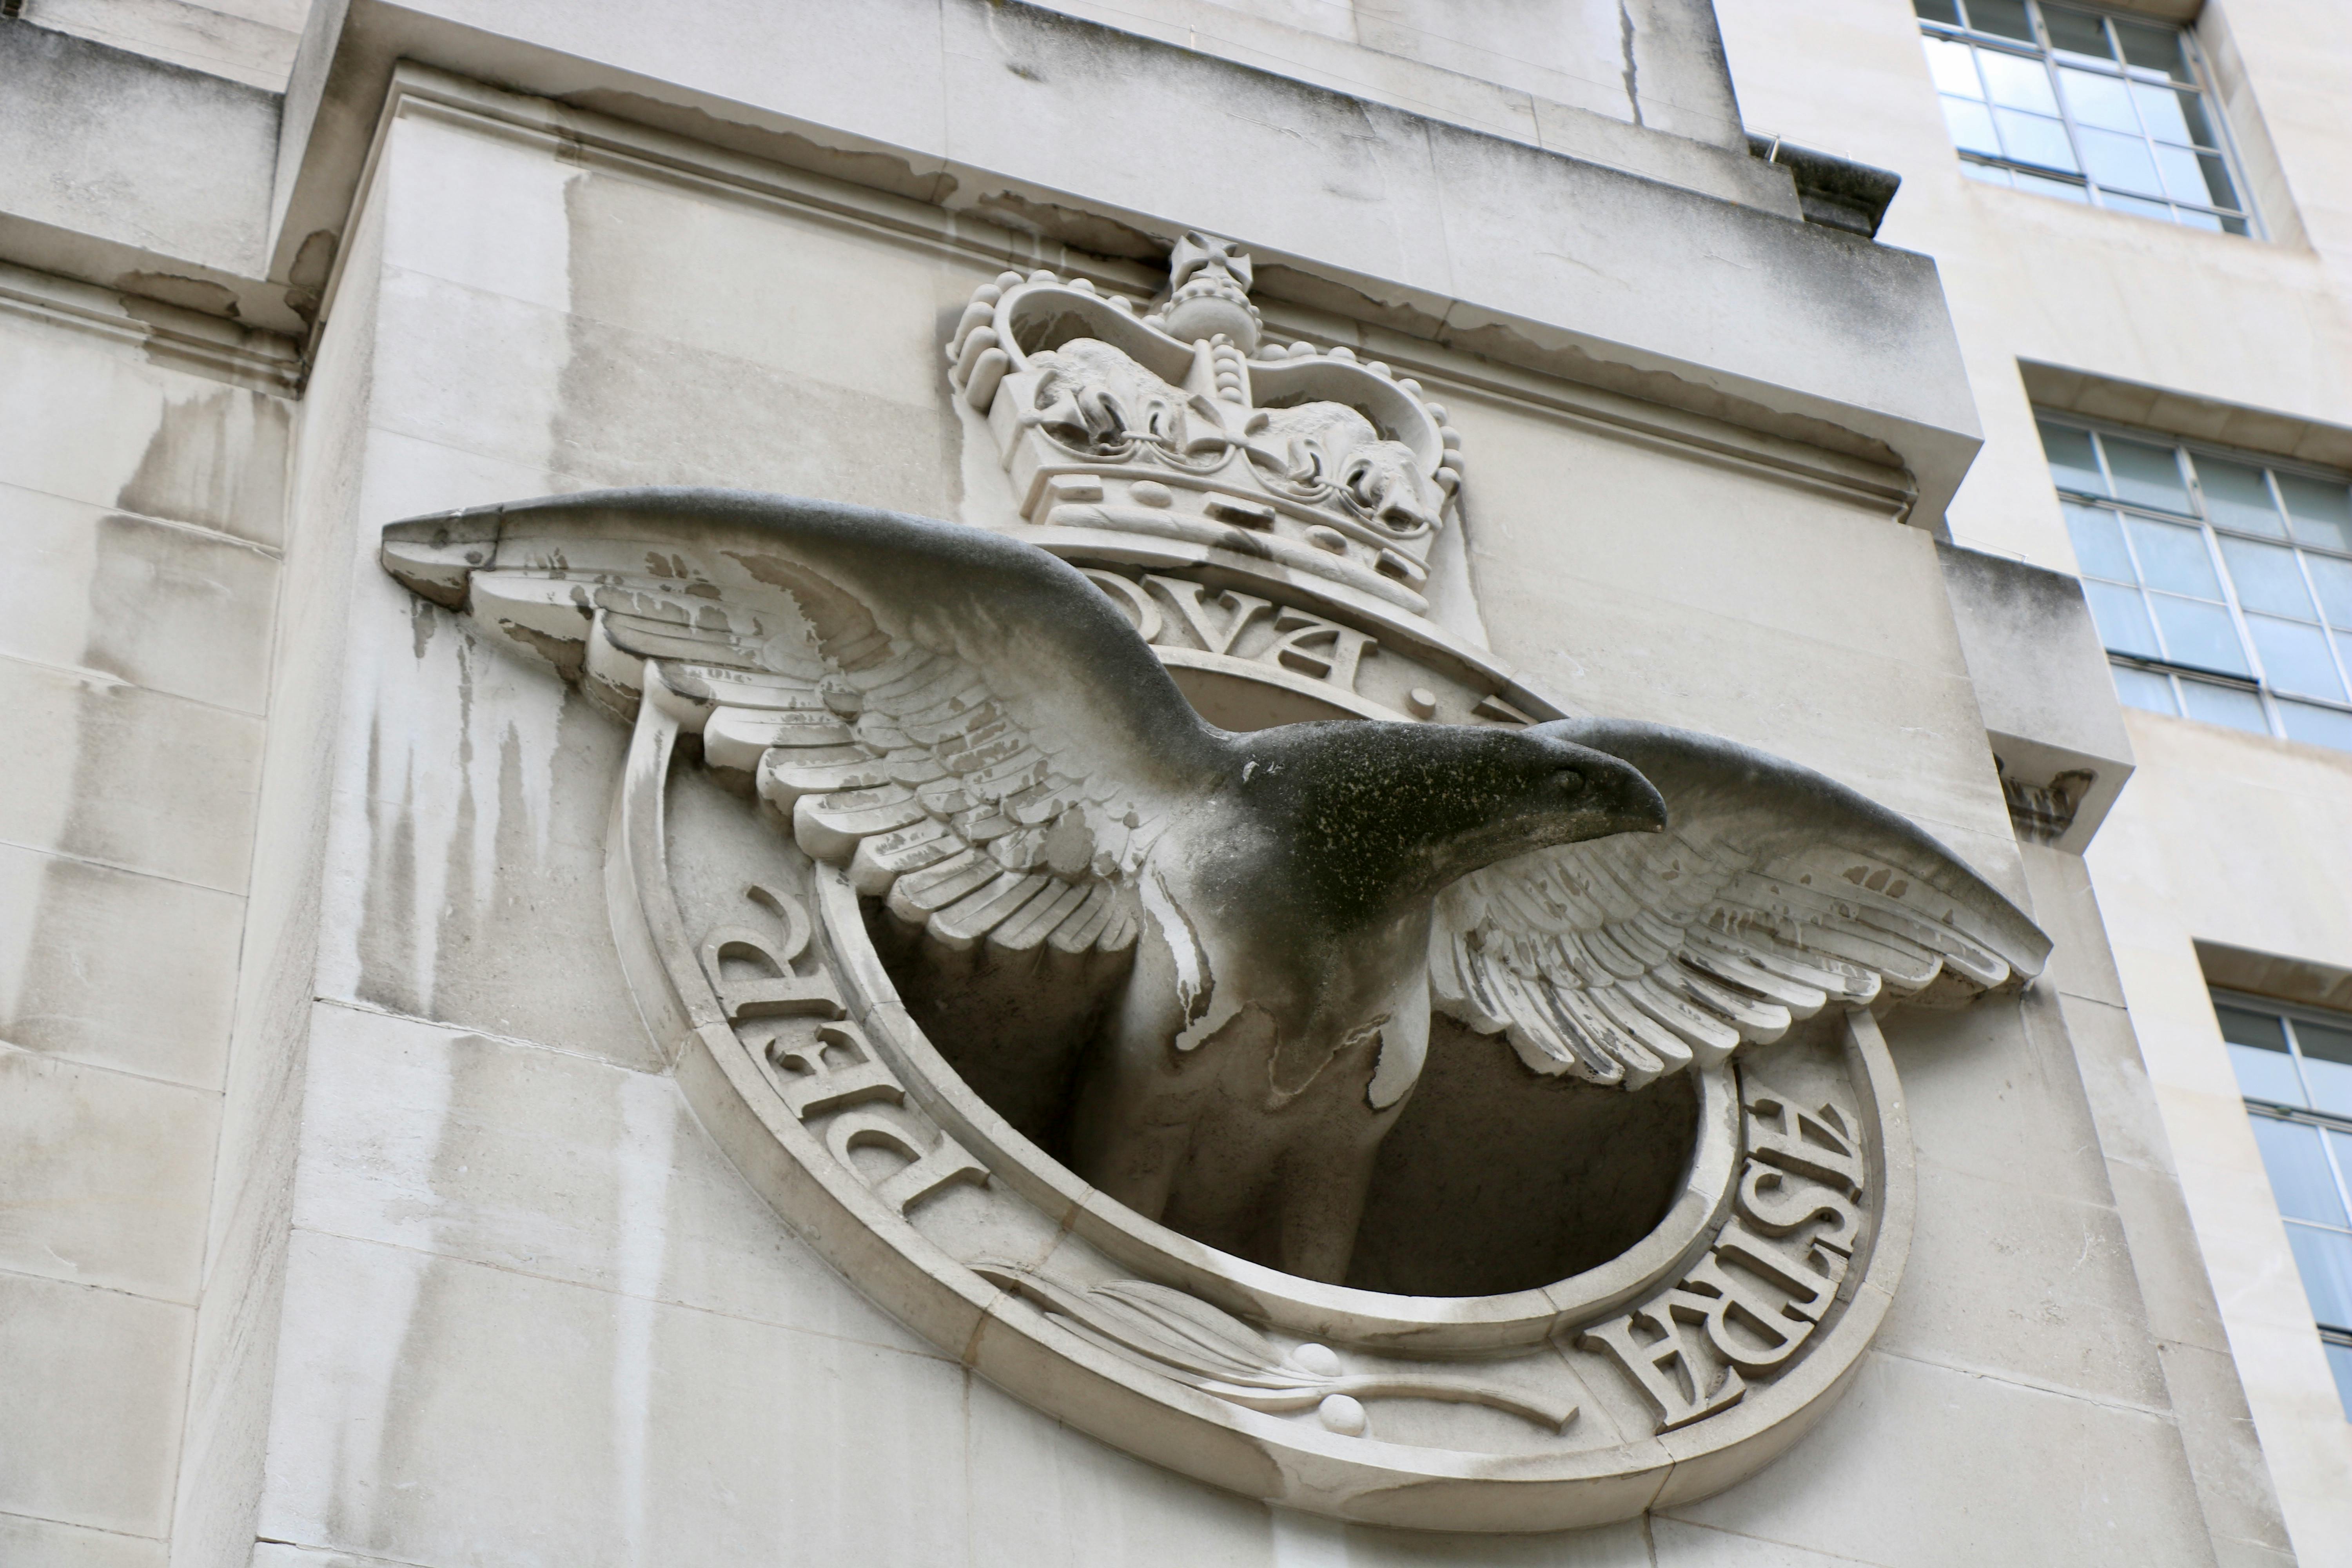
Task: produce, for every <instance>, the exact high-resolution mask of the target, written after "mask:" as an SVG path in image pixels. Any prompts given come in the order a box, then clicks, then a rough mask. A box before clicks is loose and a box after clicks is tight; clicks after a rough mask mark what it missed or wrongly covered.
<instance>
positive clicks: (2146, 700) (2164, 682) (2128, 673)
mask: <svg viewBox="0 0 2352 1568" xmlns="http://www.w3.org/2000/svg"><path fill="white" fill-rule="evenodd" d="M2107 672H2108V673H2109V674H2110V675H2113V676H2114V677H2115V678H2116V697H2118V698H2119V699H2121V700H2122V701H2123V703H2124V705H2125V706H2126V707H2129V708H2142V709H2146V710H2147V711H2148V712H2150V713H2169V714H2171V715H2172V716H2173V717H2174V718H2176V719H2177V718H2179V716H2180V710H2179V708H2177V707H2175V706H2174V705H2173V701H2172V681H2171V679H2169V678H2168V677H2166V676H2161V675H2158V674H2157V673H2156V671H2154V670H2152V669H2134V668H2132V667H2131V666H2129V665H2127V664H2111V665H2109V666H2107Z"/></svg>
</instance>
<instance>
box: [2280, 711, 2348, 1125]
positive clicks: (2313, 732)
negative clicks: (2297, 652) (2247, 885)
mask: <svg viewBox="0 0 2352 1568" xmlns="http://www.w3.org/2000/svg"><path fill="white" fill-rule="evenodd" d="M2278 710H2279V721H2280V722H2282V723H2284V725H2285V726H2286V738H2287V739H2288V740H2290V741H2301V742H2303V743H2304V744H2305V745H2306V746H2330V747H2333V748H2334V749H2336V751H2339V752H2352V713H2347V712H2344V711H2342V710H2339V709H2335V708H2315V707H2313V706H2312V705H2311V704H2310V703H2308V702H2281V703H2280V704H2279V705H2278ZM2347 1114H2352V1112H2347Z"/></svg>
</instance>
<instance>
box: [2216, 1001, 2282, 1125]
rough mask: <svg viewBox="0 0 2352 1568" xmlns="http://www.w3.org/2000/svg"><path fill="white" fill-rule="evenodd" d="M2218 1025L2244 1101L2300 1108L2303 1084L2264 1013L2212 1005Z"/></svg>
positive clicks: (2276, 1024) (2279, 1034)
mask: <svg viewBox="0 0 2352 1568" xmlns="http://www.w3.org/2000/svg"><path fill="white" fill-rule="evenodd" d="M2213 1016H2215V1017H2216V1018H2219V1019H2220V1020H2221V1037H2222V1038H2223V1039H2225V1040H2227V1041H2229V1042H2230V1065H2231V1067H2232V1068H2235V1069H2237V1074H2238V1088H2239V1089H2240V1091H2241V1092H2242V1093H2243V1094H2244V1095H2245V1097H2246V1098H2247V1099H2248V1100H2269V1101H2271V1102H2272V1103H2273V1104H2275V1105H2301V1104H2302V1103H2303V1102H2304V1101H2303V1082H2302V1080H2301V1079H2298V1078H2297V1077H2296V1076H2295V1070H2294V1058H2293V1057H2292V1056H2290V1055H2288V1054H2287V1047H2286V1031H2285V1030H2284V1028H2281V1027H2280V1026H2279V1021H2278V1019H2277V1018H2276V1017H2275V1016H2273V1015H2271V1014H2268V1013H2254V1012H2250V1011H2248V1010H2247V1009H2245V1008H2243V1007H2231V1006H2228V1005H2224V1004H2221V1003H2219V1002H2217V1003H2215V1004H2214V1005H2213Z"/></svg>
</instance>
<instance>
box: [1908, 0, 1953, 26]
mask: <svg viewBox="0 0 2352 1568" xmlns="http://www.w3.org/2000/svg"><path fill="white" fill-rule="evenodd" d="M1911 9H1913V10H1914V11H1916V12H1918V13H1919V20H1921V21H1922V22H1941V23H1943V24H1944V25H1945V26H1948V27H1957V26H1959V25H1960V8H1959V6H1958V4H1957V3H1956V0H1911Z"/></svg>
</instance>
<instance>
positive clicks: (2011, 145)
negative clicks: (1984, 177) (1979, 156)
mask: <svg viewBox="0 0 2352 1568" xmlns="http://www.w3.org/2000/svg"><path fill="white" fill-rule="evenodd" d="M1992 117H1993V121H1994V123H1995V124H1997V125H1998V126H2000V144H2001V147H2002V148H2003V150H2004V151H2006V152H2007V153H2009V155H2010V156H2011V157H2012V158H2014V159H2016V160H2017V161H2018V162H2019V163H2039V164H2041V165H2042V167H2043V168H2045V169H2065V170H2069V171H2071V170H2073V169H2074V168H2075V167H2076V166H2077V165H2076V164H2075V163H2074V148H2073V147H2072V146H2070V145H2069V144H2068V143H2067V141H2066V128H2065V127H2064V126H2063V125H2061V124H2059V123H2058V122H2057V121H2054V120H2049V119H2045V118H2043V117H2042V116H2041V115H2039V114H2027V113H2025V112H2024V111H2023V110H2015V109H1996V110H1993V111H1992Z"/></svg>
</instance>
